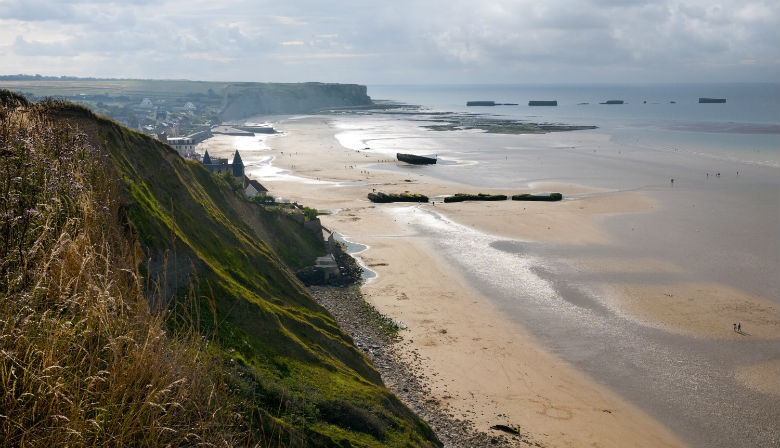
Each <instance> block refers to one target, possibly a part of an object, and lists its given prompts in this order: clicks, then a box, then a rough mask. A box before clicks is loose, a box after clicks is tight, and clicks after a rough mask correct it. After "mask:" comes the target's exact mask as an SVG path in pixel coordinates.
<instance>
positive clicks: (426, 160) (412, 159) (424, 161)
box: [395, 152, 436, 165]
mask: <svg viewBox="0 0 780 448" xmlns="http://www.w3.org/2000/svg"><path fill="white" fill-rule="evenodd" d="M395 156H396V157H397V158H398V160H400V161H401V162H406V163H411V164H413V165H433V164H435V163H436V156H433V157H428V156H416V155H414V154H404V153H400V152H399V153H396V155H395Z"/></svg>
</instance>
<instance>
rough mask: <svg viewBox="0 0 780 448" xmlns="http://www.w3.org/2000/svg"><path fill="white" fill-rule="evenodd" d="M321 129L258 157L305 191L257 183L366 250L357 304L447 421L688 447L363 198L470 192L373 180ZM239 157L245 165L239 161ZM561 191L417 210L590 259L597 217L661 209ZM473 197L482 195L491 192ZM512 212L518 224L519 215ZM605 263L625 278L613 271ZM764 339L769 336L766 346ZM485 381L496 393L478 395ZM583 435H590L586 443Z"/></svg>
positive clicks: (548, 437) (605, 235) (384, 175)
mask: <svg viewBox="0 0 780 448" xmlns="http://www.w3.org/2000/svg"><path fill="white" fill-rule="evenodd" d="M328 123H329V118H328V117H311V118H304V119H300V120H295V121H292V122H285V123H283V124H282V128H288V129H293V130H294V132H289V133H288V134H287V136H286V137H280V138H274V139H271V140H270V141H268V142H267V143H268V146H269V147H271V148H273V149H272V150H270V151H263V152H262V153H263V154H262V155H263V156H269V155H274V156H276V160H275V161H274V165H275V166H276V167H278V168H280V169H283V170H287V171H289V172H290V173H293V174H295V175H296V176H301V177H303V178H308V179H309V180H310V181H309V183H305V184H304V183H300V182H284V181H265V180H264V181H263V183H267V184H268V185H269V186H270V189H271V190H272V191H273V192H274V193H281V195H282V196H284V197H286V198H289V199H291V200H296V201H298V202H301V203H305V204H306V205H308V206H312V207H317V208H318V209H334V210H338V213H336V214H333V215H329V216H322V217H321V219H322V221H323V223H324V224H325V225H326V226H327V227H329V228H331V229H333V230H336V231H338V232H339V233H341V234H343V235H345V236H346V237H348V238H350V239H351V240H353V241H357V242H360V243H361V244H366V245H368V246H370V247H369V249H368V250H367V251H365V252H363V253H362V254H360V258H361V260H362V261H363V262H364V263H365V264H366V265H367V266H368V267H369V268H370V269H372V270H374V271H375V272H376V273H377V275H378V276H377V278H376V279H374V280H371V281H370V282H369V283H368V284H367V285H366V286H364V288H363V290H364V295H365V296H366V297H367V299H368V302H369V303H370V304H372V305H374V306H375V307H376V308H377V309H378V310H379V311H380V312H381V313H382V314H385V315H388V316H390V317H393V318H394V319H399V320H401V321H403V322H404V323H405V324H406V325H407V326H408V329H407V330H404V332H402V333H403V338H404V341H405V342H404V343H405V344H407V346H406V347H405V348H404V352H405V353H407V354H408V356H409V361H410V362H411V361H413V360H414V359H422V361H423V362H425V365H426V366H427V370H428V372H429V375H428V381H429V382H428V383H427V385H428V387H430V388H431V391H432V396H434V397H435V398H436V399H437V400H438V401H439V402H441V403H445V404H446V405H448V406H450V407H451V408H452V409H453V410H455V411H456V412H455V414H456V415H461V416H463V418H468V419H469V420H471V421H473V422H474V423H475V427H476V428H477V429H478V430H483V431H485V430H486V429H487V430H489V427H490V426H492V425H495V424H509V425H518V426H520V427H521V428H522V430H523V431H524V432H526V431H527V432H528V434H529V436H530V437H531V439H533V440H539V441H541V443H544V444H551V445H553V446H559V445H572V446H580V445H585V444H589V443H600V444H603V445H606V446H621V445H622V444H623V443H621V442H624V441H625V440H634V441H636V442H637V444H638V445H643V444H644V445H648V446H649V445H652V446H686V445H685V443H684V442H682V441H681V440H680V439H679V438H678V436H676V435H675V434H673V433H671V432H670V431H669V429H668V428H666V427H665V426H664V425H662V424H660V423H659V422H658V421H657V420H656V419H655V418H653V417H651V416H649V415H648V414H647V413H646V412H645V411H642V410H640V409H639V408H638V407H637V406H636V404H633V403H631V402H629V401H627V400H626V399H625V398H623V397H621V396H618V395H617V394H616V393H614V392H613V391H611V390H608V389H607V388H606V387H605V386H604V385H603V384H601V383H600V382H599V381H598V379H595V378H593V377H591V376H590V375H588V374H586V373H584V372H583V371H582V370H581V369H579V368H577V367H575V366H573V365H572V364H571V363H569V362H567V361H563V360H562V359H561V358H560V357H559V356H558V355H554V354H552V353H551V352H550V350H549V349H547V348H544V347H545V346H544V344H543V343H542V342H540V341H539V340H537V338H535V337H534V335H533V333H531V332H529V331H528V330H524V329H522V328H520V327H519V326H518V324H517V323H516V322H512V321H511V320H510V319H508V318H507V316H506V315H505V314H504V313H503V312H502V311H501V310H500V309H498V308H496V307H495V305H494V304H492V303H491V301H490V300H489V299H488V298H487V297H485V296H484V292H483V291H477V290H475V289H474V287H473V285H470V284H468V283H464V281H463V280H462V274H461V273H459V272H456V270H454V269H453V268H452V267H451V266H448V263H449V262H448V261H446V260H444V259H442V257H441V256H437V255H436V250H435V249H434V248H432V247H430V246H429V245H427V244H426V242H425V238H423V237H422V236H420V235H419V230H415V228H413V227H411V226H410V225H409V224H408V223H404V222H398V221H399V219H398V216H395V215H393V214H392V213H389V212H388V210H387V209H386V208H385V207H378V206H374V205H372V204H370V203H369V202H368V201H367V200H366V199H365V192H366V191H369V192H370V191H371V189H372V188H376V189H380V188H381V189H382V191H387V192H397V193H400V192H403V191H404V190H411V191H412V192H421V193H426V194H431V196H433V197H435V195H437V194H439V195H440V194H444V193H454V192H457V191H461V190H467V191H474V189H473V188H471V187H466V186H463V185H461V184H457V183H454V182H448V181H444V180H440V179H433V178H430V177H427V176H425V175H424V173H419V174H418V172H417V171H415V170H408V171H407V172H405V173H399V172H397V171H392V170H377V169H374V168H372V167H375V166H381V164H382V163H383V161H382V160H383V158H384V157H383V156H381V155H378V156H377V155H374V154H371V153H370V152H367V151H362V152H361V151H359V150H352V149H348V148H344V147H343V146H341V145H340V144H339V142H338V141H337V140H336V138H334V134H335V132H336V130H335V129H333V127H332V125H330V124H328ZM242 157H244V159H245V160H247V156H246V155H244V154H243V153H242ZM367 167H368V168H367ZM250 175H251V167H250ZM315 179H316V180H315ZM319 179H323V180H322V181H319ZM532 186H533V187H534V188H533V189H532V191H540V190H541V191H545V190H543V189H546V191H549V190H551V189H552V187H553V186H554V185H551V184H543V183H537V184H533V185H532ZM566 187H567V189H566V190H564V191H576V194H577V197H576V198H575V200H568V201H562V202H561V203H556V204H530V203H523V204H519V203H514V204H511V205H508V204H501V203H478V204H467V203H459V204H448V205H447V207H446V208H445V207H436V206H432V205H429V206H424V207H427V208H428V209H429V210H434V209H435V210H436V212H438V213H443V214H444V216H448V217H449V219H454V220H457V222H459V223H461V225H465V226H471V227H473V228H475V229H477V228H478V229H480V231H482V232H487V233H489V234H495V235H503V236H504V237H505V238H510V239H518V238H519V239H526V240H535V241H540V242H547V243H553V242H555V241H558V240H560V238H561V235H566V240H567V243H569V244H572V245H574V247H590V246H593V245H598V244H604V243H605V242H609V241H610V239H611V238H612V236H611V234H610V233H609V232H607V231H606V229H605V226H604V225H603V220H604V219H606V218H607V217H610V216H631V214H635V213H647V212H652V211H653V210H654V209H655V208H656V207H658V206H659V204H657V202H655V201H654V200H653V199H652V198H651V197H650V196H649V195H646V194H644V193H641V192H610V191H604V190H602V189H593V188H587V187H581V186H577V187H574V186H572V185H568V186H566ZM480 191H482V192H488V193H489V192H491V189H488V188H482V189H480ZM502 191H503V192H507V189H505V188H504V189H502ZM507 202H508V203H511V202H512V201H507ZM407 207H410V206H407ZM518 207H519V208H518ZM521 209H522V210H525V213H524V214H519V213H517V212H518V211H519V210H521ZM513 215H517V216H513ZM506 219H509V220H510V221H511V220H513V219H514V221H513V222H510V223H509V224H512V225H507V222H502V220H506ZM401 221H402V220H401ZM514 224H517V225H514ZM639 261H640V263H639V264H632V266H633V267H634V268H638V269H642V266H644V267H646V268H647V267H649V268H652V270H658V269H661V270H662V271H670V272H674V271H676V270H679V269H680V267H679V266H675V265H674V264H669V263H666V264H664V262H661V261H659V260H656V259H647V260H644V261H642V260H639ZM612 262H613V264H615V265H617V266H618V267H621V268H624V267H625V263H623V262H622V261H621V260H619V259H615V260H613V261H612ZM589 266H593V265H592V263H591V264H590V265H589ZM651 317H652V316H651ZM769 328H774V327H772V325H770V327H769ZM773 335H774V333H772V332H771V331H770V334H769V336H770V337H772V336H773ZM483 352H484V353H483ZM413 353H416V354H417V357H418V358H415V356H414V355H413ZM518 356H519V357H518ZM474 360H478V362H476V363H475V361H474ZM507 366H508V369H507ZM773 368H774V364H773V363H769V364H768V367H767V365H764V364H759V366H758V367H756V368H754V369H753V370H750V369H748V370H745V372H743V373H741V377H744V378H746V379H745V381H746V382H750V381H752V382H753V383H756V382H757V383H758V386H756V385H755V384H754V387H757V388H759V389H760V388H761V387H762V385H765V383H766V378H768V377H770V376H771V375H767V369H769V370H768V371H769V372H770V373H771V372H772V370H771V369H773ZM480 369H481V370H480ZM507 371H508V372H509V373H507ZM472 374H473V375H472ZM477 374H479V375H477ZM486 377H487V378H491V383H494V384H487V385H486V384H483V383H484V378H486ZM499 416H500V417H499ZM499 420H500V421H499ZM593 428H599V430H598V431H597V432H594V431H593Z"/></svg>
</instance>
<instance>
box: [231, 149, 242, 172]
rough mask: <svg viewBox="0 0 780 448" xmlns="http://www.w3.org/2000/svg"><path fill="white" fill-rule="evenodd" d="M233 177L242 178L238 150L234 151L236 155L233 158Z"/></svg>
mask: <svg viewBox="0 0 780 448" xmlns="http://www.w3.org/2000/svg"><path fill="white" fill-rule="evenodd" d="M233 176H234V177H244V162H243V161H242V160H241V155H240V154H238V150H236V154H235V155H234V156H233Z"/></svg>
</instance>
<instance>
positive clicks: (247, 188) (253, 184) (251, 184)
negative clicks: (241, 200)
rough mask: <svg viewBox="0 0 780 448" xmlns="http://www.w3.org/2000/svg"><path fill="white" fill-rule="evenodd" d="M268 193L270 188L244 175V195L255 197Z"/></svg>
mask: <svg viewBox="0 0 780 448" xmlns="http://www.w3.org/2000/svg"><path fill="white" fill-rule="evenodd" d="M266 193H268V189H267V188H265V187H264V186H262V185H261V184H260V182H258V181H256V180H254V179H250V178H248V177H246V176H244V195H246V197H248V198H253V197H255V196H257V195H259V194H266Z"/></svg>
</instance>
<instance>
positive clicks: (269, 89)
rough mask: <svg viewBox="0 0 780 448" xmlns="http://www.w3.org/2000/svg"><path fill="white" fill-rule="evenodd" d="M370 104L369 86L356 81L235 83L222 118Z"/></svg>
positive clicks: (235, 118) (236, 118)
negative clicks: (343, 82)
mask: <svg viewBox="0 0 780 448" xmlns="http://www.w3.org/2000/svg"><path fill="white" fill-rule="evenodd" d="M369 104H371V98H370V97H369V96H368V94H367V93H366V86H361V85H357V84H323V83H303V84H258V83H240V84H232V85H230V86H228V87H227V88H226V91H225V103H224V107H223V109H222V119H223V120H225V121H230V120H240V119H242V118H247V117H251V116H253V115H264V114H298V113H311V112H317V111H320V110H323V109H329V108H334V107H348V106H364V105H369Z"/></svg>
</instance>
